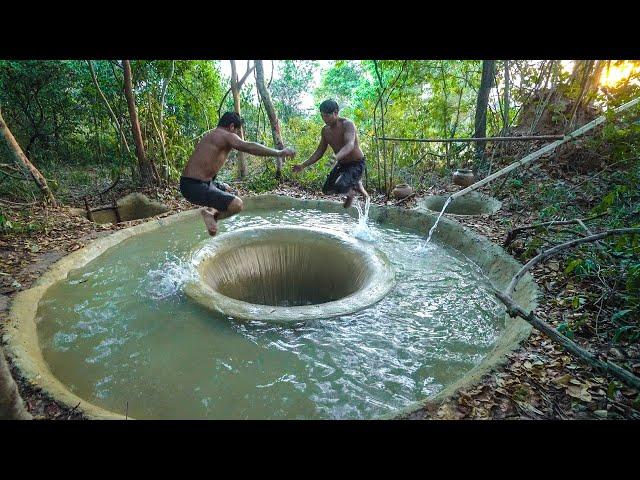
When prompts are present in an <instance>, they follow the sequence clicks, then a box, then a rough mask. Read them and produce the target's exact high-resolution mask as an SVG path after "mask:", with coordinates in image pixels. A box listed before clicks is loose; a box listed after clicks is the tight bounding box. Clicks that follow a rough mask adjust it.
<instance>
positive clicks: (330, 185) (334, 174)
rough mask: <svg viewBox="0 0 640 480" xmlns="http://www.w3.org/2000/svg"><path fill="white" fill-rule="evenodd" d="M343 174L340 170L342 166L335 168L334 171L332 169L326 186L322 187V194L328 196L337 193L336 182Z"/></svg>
mask: <svg viewBox="0 0 640 480" xmlns="http://www.w3.org/2000/svg"><path fill="white" fill-rule="evenodd" d="M341 174H342V171H341V169H340V164H338V165H336V166H335V167H333V169H331V171H330V172H329V175H327V180H326V181H325V182H324V185H323V186H322V193H324V194H325V195H326V194H327V193H329V192H333V191H335V189H336V181H337V180H338V178H339V177H340V175H341Z"/></svg>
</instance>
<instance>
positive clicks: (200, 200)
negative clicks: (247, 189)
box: [180, 177, 236, 212]
mask: <svg viewBox="0 0 640 480" xmlns="http://www.w3.org/2000/svg"><path fill="white" fill-rule="evenodd" d="M214 180H215V177H214V178H213V179H211V181H209V182H204V181H202V180H198V179H196V178H189V177H180V192H182V195H183V196H184V198H186V199H187V200H188V201H190V202H191V203H194V204H196V205H202V206H203V207H213V208H215V209H216V210H218V211H220V212H224V211H225V210H226V209H227V208H229V204H230V203H231V202H232V201H233V199H234V198H236V196H235V195H233V194H232V193H229V192H228V191H227V190H226V188H225V187H224V185H222V184H220V183H218V182H215V181H214Z"/></svg>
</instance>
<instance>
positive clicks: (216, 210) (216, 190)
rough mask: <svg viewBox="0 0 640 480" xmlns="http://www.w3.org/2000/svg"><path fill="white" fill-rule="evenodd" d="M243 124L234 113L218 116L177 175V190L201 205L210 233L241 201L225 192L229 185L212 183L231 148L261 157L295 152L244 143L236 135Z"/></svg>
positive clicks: (240, 207)
mask: <svg viewBox="0 0 640 480" xmlns="http://www.w3.org/2000/svg"><path fill="white" fill-rule="evenodd" d="M243 124H244V120H243V119H242V118H241V117H240V115H238V114H237V113H235V112H227V113H225V114H224V115H222V117H220V121H219V122H218V126H217V127H216V128H214V129H213V130H211V131H210V132H208V133H207V134H206V135H205V136H204V137H203V138H202V140H200V143H198V146H197V147H196V149H195V151H194V152H193V154H192V155H191V158H189V161H188V162H187V166H186V167H185V169H184V172H183V173H182V177H180V192H182V195H184V198H186V199H187V200H188V201H189V202H191V203H194V204H196V205H202V206H203V207H205V208H203V209H201V210H200V213H201V214H202V217H203V218H204V223H205V225H206V226H207V230H208V231H209V235H211V236H213V235H215V234H216V233H217V232H218V223H217V222H218V220H222V219H223V218H227V217H230V216H232V215H235V214H236V213H239V212H240V211H241V210H242V200H240V198H239V197H236V196H235V195H233V194H232V193H229V186H228V185H227V184H222V183H219V182H215V179H216V175H218V171H219V170H220V168H222V165H224V162H225V161H226V160H227V156H228V155H229V152H230V151H231V149H232V148H233V149H235V150H239V151H241V152H246V153H250V154H252V155H258V156H261V157H293V156H295V154H296V152H295V151H294V150H293V149H292V148H285V149H282V150H275V149H273V148H269V147H265V146H264V145H260V144H259V143H254V142H245V141H244V140H242V139H241V138H240V137H239V136H238V135H237V134H236V132H239V131H240V127H241V126H242V125H243Z"/></svg>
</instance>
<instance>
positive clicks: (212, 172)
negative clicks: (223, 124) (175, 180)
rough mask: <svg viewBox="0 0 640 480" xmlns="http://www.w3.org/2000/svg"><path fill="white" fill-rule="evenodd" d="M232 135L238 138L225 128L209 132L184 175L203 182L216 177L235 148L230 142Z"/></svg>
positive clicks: (195, 151) (199, 145)
mask: <svg viewBox="0 0 640 480" xmlns="http://www.w3.org/2000/svg"><path fill="white" fill-rule="evenodd" d="M231 135H234V136H236V137H237V135H235V134H234V133H231V132H229V131H228V130H225V129H223V128H215V129H213V130H211V131H210V132H208V133H207V134H206V135H205V136H204V137H203V138H202V140H200V143H198V146H197V147H196V149H195V150H194V152H193V153H192V154H191V157H190V158H189V161H188V162H187V166H186V167H185V169H184V173H183V175H184V176H185V177H190V178H196V179H198V180H202V181H209V180H211V179H212V178H213V177H215V176H216V175H217V174H218V171H220V169H221V168H222V165H224V162H225V161H226V160H227V157H228V156H229V152H230V151H231V149H232V148H233V147H232V146H231V143H230V141H229V136H231ZM238 138H239V137H238Z"/></svg>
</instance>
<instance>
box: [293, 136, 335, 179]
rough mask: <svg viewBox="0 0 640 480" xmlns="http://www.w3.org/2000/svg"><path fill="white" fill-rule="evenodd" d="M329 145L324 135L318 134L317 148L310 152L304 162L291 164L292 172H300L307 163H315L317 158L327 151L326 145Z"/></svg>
mask: <svg viewBox="0 0 640 480" xmlns="http://www.w3.org/2000/svg"><path fill="white" fill-rule="evenodd" d="M328 146H329V144H328V143H327V141H326V140H325V139H324V135H322V134H320V143H319V144H318V148H316V151H315V152H313V153H312V154H311V156H310V157H309V158H308V159H307V160H306V161H304V162H302V163H300V164H298V165H294V166H293V171H294V172H300V171H301V170H302V169H303V168H306V167H308V166H309V165H313V164H314V163H316V162H317V161H318V160H320V159H321V158H322V156H323V155H324V152H326V151H327V147H328Z"/></svg>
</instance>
